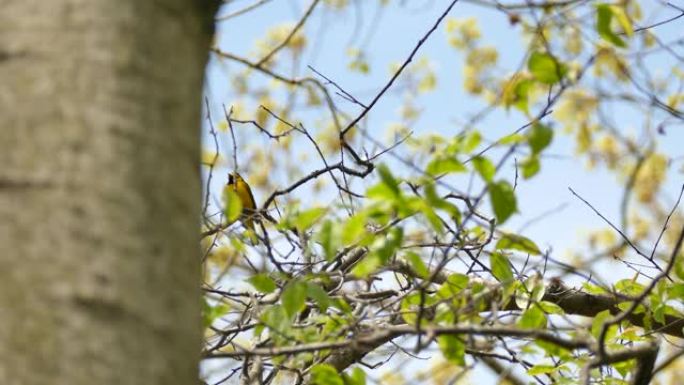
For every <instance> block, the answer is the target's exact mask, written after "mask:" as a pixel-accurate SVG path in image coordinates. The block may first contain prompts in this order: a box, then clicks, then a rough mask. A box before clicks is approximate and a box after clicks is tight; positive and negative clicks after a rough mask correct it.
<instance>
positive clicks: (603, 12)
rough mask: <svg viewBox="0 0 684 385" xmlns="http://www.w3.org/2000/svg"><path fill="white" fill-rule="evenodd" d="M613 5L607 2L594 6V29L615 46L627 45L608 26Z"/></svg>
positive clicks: (611, 16)
mask: <svg viewBox="0 0 684 385" xmlns="http://www.w3.org/2000/svg"><path fill="white" fill-rule="evenodd" d="M614 15H615V13H614V12H613V7H611V6H610V5H609V4H599V5H597V6H596V31H597V32H598V34H599V36H601V37H602V38H603V39H605V40H606V41H608V42H610V43H611V44H613V45H615V46H617V47H621V48H624V47H627V43H625V42H624V40H622V39H621V38H620V37H619V36H618V35H617V34H615V32H613V30H612V29H611V28H610V22H611V20H613V16H614Z"/></svg>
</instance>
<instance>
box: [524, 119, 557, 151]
mask: <svg viewBox="0 0 684 385" xmlns="http://www.w3.org/2000/svg"><path fill="white" fill-rule="evenodd" d="M552 140H553V130H552V129H551V128H550V127H548V126H546V125H543V124H541V123H535V124H534V125H532V128H530V130H529V132H528V133H527V143H528V144H529V145H530V150H532V154H534V155H537V154H539V153H541V152H542V151H543V150H544V149H545V148H546V147H548V146H549V144H551V141H552Z"/></svg>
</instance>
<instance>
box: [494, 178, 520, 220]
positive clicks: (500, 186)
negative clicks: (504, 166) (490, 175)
mask: <svg viewBox="0 0 684 385" xmlns="http://www.w3.org/2000/svg"><path fill="white" fill-rule="evenodd" d="M489 198H490V201H491V204H492V208H493V209H494V215H495V216H496V220H497V222H498V224H502V223H504V222H505V221H506V220H507V219H508V218H510V216H511V215H513V213H515V212H516V211H517V210H518V204H517V201H516V199H515V192H514V191H513V187H512V186H511V185H510V183H508V182H506V181H503V180H502V181H499V182H493V183H490V184H489Z"/></svg>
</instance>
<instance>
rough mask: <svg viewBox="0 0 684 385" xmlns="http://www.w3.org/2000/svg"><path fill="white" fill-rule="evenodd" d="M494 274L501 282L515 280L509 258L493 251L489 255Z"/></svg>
mask: <svg viewBox="0 0 684 385" xmlns="http://www.w3.org/2000/svg"><path fill="white" fill-rule="evenodd" d="M489 263H490V264H491V266H490V267H491V269H492V274H494V277H496V279H498V280H499V281H501V282H506V281H510V280H513V270H512V269H511V265H510V264H509V263H508V259H507V258H506V257H505V256H504V255H503V254H501V253H492V255H491V256H490V257H489Z"/></svg>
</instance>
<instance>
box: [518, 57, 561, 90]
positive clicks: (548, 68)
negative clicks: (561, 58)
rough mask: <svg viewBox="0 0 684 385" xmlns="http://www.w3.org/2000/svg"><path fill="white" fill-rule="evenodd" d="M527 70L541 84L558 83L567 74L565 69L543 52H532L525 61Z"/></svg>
mask: <svg viewBox="0 0 684 385" xmlns="http://www.w3.org/2000/svg"><path fill="white" fill-rule="evenodd" d="M527 69H528V70H529V71H530V72H531V73H532V75H533V76H534V77H535V79H537V80H538V81H539V82H541V83H545V84H555V83H558V82H559V81H560V80H561V79H563V77H565V75H566V73H567V68H566V67H565V66H564V65H563V64H562V63H559V62H558V61H557V60H556V59H555V58H554V57H553V56H551V55H549V54H548V53H543V52H533V53H532V55H530V58H529V59H528V61H527Z"/></svg>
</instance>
